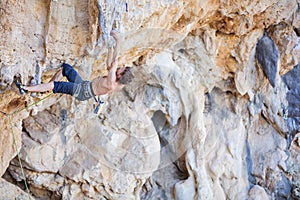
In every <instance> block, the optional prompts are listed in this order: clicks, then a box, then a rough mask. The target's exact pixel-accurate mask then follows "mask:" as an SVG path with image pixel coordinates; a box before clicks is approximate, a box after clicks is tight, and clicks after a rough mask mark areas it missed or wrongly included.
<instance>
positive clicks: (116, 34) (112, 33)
mask: <svg viewBox="0 0 300 200" xmlns="http://www.w3.org/2000/svg"><path fill="white" fill-rule="evenodd" d="M110 35H111V36H112V37H113V38H115V40H116V41H119V40H120V33H119V31H117V30H114V29H113V30H112V31H111V32H110Z"/></svg>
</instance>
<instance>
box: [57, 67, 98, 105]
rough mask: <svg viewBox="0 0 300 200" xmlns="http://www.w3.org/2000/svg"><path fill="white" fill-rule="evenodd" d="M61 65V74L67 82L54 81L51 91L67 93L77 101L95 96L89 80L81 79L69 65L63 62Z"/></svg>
mask: <svg viewBox="0 0 300 200" xmlns="http://www.w3.org/2000/svg"><path fill="white" fill-rule="evenodd" d="M62 67H63V70H62V74H63V76H65V77H67V79H68V81H69V82H62V81H54V88H53V93H62V94H69V95H72V96H74V97H75V98H76V99H77V100H79V101H85V100H87V99H90V98H91V97H93V96H95V95H94V92H93V89H92V85H91V82H90V81H83V80H82V78H81V77H80V75H79V74H78V73H77V71H76V70H75V69H74V68H73V67H72V66H71V65H69V64H66V63H64V64H63V65H62Z"/></svg>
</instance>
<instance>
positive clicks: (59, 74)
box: [49, 68, 63, 82]
mask: <svg viewBox="0 0 300 200" xmlns="http://www.w3.org/2000/svg"><path fill="white" fill-rule="evenodd" d="M62 70H63V68H60V69H59V70H58V71H57V72H56V73H55V74H54V76H53V77H52V78H51V80H50V81H49V82H51V81H61V79H62V78H63V75H62Z"/></svg>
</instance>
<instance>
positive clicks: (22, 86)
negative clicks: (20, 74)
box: [15, 81, 28, 95]
mask: <svg viewBox="0 0 300 200" xmlns="http://www.w3.org/2000/svg"><path fill="white" fill-rule="evenodd" d="M15 84H16V86H17V88H18V89H19V92H20V94H21V95H24V94H25V93H26V92H28V90H25V89H24V85H23V84H22V83H19V82H18V81H15Z"/></svg>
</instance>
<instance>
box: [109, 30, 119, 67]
mask: <svg viewBox="0 0 300 200" xmlns="http://www.w3.org/2000/svg"><path fill="white" fill-rule="evenodd" d="M110 35H111V36H112V37H113V38H114V39H115V40H116V45H115V46H114V47H110V48H109V49H108V55H107V61H106V65H107V70H109V71H110V69H111V68H112V67H113V64H116V62H117V59H118V56H119V49H120V34H119V32H118V31H116V30H112V31H111V32H110Z"/></svg>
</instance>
